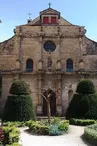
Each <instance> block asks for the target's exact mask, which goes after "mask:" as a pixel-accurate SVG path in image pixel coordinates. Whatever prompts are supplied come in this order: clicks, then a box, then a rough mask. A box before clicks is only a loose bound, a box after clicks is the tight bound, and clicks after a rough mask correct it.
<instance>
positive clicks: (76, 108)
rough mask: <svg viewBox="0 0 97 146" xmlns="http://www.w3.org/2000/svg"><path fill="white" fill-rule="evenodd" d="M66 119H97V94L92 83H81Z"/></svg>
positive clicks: (85, 81) (86, 81) (84, 81)
mask: <svg viewBox="0 0 97 146" xmlns="http://www.w3.org/2000/svg"><path fill="white" fill-rule="evenodd" d="M66 117H67V118H86V119H97V94H96V92H95V87H94V84H93V82H92V81H90V80H82V81H80V82H79V84H78V86H77V89H76V93H75V94H74V96H73V98H72V100H71V102H70V105H69V107H68V109H67V112H66Z"/></svg>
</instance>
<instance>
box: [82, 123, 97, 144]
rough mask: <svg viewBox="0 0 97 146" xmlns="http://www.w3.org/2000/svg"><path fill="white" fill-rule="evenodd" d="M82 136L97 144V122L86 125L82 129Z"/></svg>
mask: <svg viewBox="0 0 97 146" xmlns="http://www.w3.org/2000/svg"><path fill="white" fill-rule="evenodd" d="M84 137H85V139H87V140H88V141H89V142H90V143H93V144H96V145H97V124H94V125H91V126H88V127H86V128H85V129H84Z"/></svg>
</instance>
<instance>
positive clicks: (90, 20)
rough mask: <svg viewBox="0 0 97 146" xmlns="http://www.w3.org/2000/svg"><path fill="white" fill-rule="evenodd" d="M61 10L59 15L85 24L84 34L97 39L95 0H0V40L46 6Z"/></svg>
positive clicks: (73, 21)
mask: <svg viewBox="0 0 97 146" xmlns="http://www.w3.org/2000/svg"><path fill="white" fill-rule="evenodd" d="M49 2H51V4H52V5H51V8H53V9H56V10H57V11H59V12H61V16H62V17H63V18H65V19H66V20H67V21H69V22H71V23H72V24H74V25H80V26H85V28H86V30H87V33H86V36H87V37H89V38H90V39H92V40H95V41H97V0H0V19H1V21H2V23H0V42H2V41H4V40H7V39H9V38H11V37H12V36H13V35H14V33H13V30H14V28H15V27H16V26H18V25H22V24H26V23H27V19H28V17H29V16H28V14H29V13H31V19H34V18H36V17H38V16H39V12H40V11H42V10H44V9H47V8H48V3H49Z"/></svg>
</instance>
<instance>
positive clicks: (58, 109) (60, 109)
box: [57, 105, 62, 116]
mask: <svg viewBox="0 0 97 146" xmlns="http://www.w3.org/2000/svg"><path fill="white" fill-rule="evenodd" d="M57 115H58V116H62V106H61V105H57Z"/></svg>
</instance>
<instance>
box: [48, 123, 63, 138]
mask: <svg viewBox="0 0 97 146" xmlns="http://www.w3.org/2000/svg"><path fill="white" fill-rule="evenodd" d="M61 134H62V131H61V130H59V128H58V125H57V124H53V125H50V126H49V135H51V136H55V135H61Z"/></svg>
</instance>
